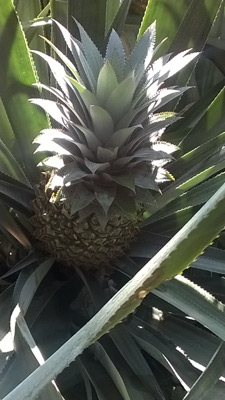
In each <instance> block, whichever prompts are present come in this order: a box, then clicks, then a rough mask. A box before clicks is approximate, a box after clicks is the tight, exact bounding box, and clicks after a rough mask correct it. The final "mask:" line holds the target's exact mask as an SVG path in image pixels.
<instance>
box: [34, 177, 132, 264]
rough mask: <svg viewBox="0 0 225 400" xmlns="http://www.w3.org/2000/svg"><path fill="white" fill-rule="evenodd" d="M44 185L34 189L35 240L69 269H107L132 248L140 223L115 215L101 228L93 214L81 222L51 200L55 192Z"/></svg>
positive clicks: (41, 184)
mask: <svg viewBox="0 0 225 400" xmlns="http://www.w3.org/2000/svg"><path fill="white" fill-rule="evenodd" d="M45 183H46V181H45V179H42V180H41V182H40V183H39V184H38V185H36V187H35V192H36V198H35V199H34V200H33V202H32V207H33V210H34V215H33V216H32V217H31V223H32V225H33V227H34V232H33V237H34V238H35V239H36V240H37V241H38V242H39V247H40V249H41V250H42V251H44V252H46V253H48V254H51V255H53V256H54V257H55V258H56V259H58V260H59V261H61V262H62V263H64V264H65V265H66V266H72V265H73V266H75V267H76V266H78V267H83V268H85V269H90V268H99V267H101V266H107V265H108V264H109V262H110V260H112V259H115V258H116V257H118V256H120V255H122V254H123V253H124V251H125V250H126V249H127V248H128V247H129V243H130V242H131V241H132V240H133V239H134V236H135V234H136V233H137V232H138V227H137V221H133V220H128V219H126V218H125V217H123V216H121V215H114V216H112V217H111V218H109V220H108V222H107V224H106V226H105V227H102V226H100V224H99V222H98V220H97V218H96V217H95V215H93V214H92V215H90V216H89V217H88V218H86V219H84V220H82V221H81V220H80V218H79V216H78V214H77V213H75V214H74V215H72V216H71V215H70V214H69V212H68V211H67V210H66V208H65V205H64V204H61V203H59V202H56V203H51V202H50V201H49V199H50V197H51V195H52V192H51V191H50V189H47V190H46V187H47V185H45Z"/></svg>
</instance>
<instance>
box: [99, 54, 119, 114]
mask: <svg viewBox="0 0 225 400" xmlns="http://www.w3.org/2000/svg"><path fill="white" fill-rule="evenodd" d="M117 86H118V81H117V77H116V74H115V71H114V69H113V68H112V66H111V64H110V62H109V61H108V60H106V62H105V64H104V65H103V67H102V69H101V70H100V72H99V76H98V81H97V92H96V97H97V99H98V100H99V104H100V105H101V106H104V105H105V103H106V102H107V100H108V98H109V96H110V94H111V93H112V91H113V90H114V89H115V88H116V87H117Z"/></svg>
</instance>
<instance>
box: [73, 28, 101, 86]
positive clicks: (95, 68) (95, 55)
mask: <svg viewBox="0 0 225 400" xmlns="http://www.w3.org/2000/svg"><path fill="white" fill-rule="evenodd" d="M76 24H77V26H78V29H79V32H80V38H81V43H82V44H83V49H84V54H85V57H86V60H87V62H88V65H89V66H90V68H91V70H92V73H93V74H94V77H95V79H96V80H97V79H98V75H99V71H100V70H101V68H102V67H103V63H104V60H103V58H102V56H101V54H100V52H99V50H98V49H97V47H96V46H95V44H94V43H93V42H92V40H91V39H90V37H89V36H88V34H87V33H86V31H85V30H84V28H83V27H82V25H81V24H79V22H78V21H76Z"/></svg>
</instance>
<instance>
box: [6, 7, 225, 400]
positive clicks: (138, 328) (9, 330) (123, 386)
mask: <svg viewBox="0 0 225 400" xmlns="http://www.w3.org/2000/svg"><path fill="white" fill-rule="evenodd" d="M25 3H26V4H25ZM144 3H145V2H140V3H139V2H132V4H131V1H126V0H124V1H119V0H118V1H115V0H112V1H110V0H108V1H106V0H98V1H97V0H91V1H89V0H83V1H82V5H81V2H80V1H78V0H74V1H72V0H71V1H70V0H66V1H54V0H51V1H50V2H48V1H47V0H46V1H44V0H42V1H35V0H33V1H32V0H29V2H27V1H26V0H17V1H16V0H15V1H14V2H13V1H11V0H7V1H6V0H0V10H1V13H0V37H1V41H0V48H1V55H2V62H1V64H0V65H1V66H0V69H1V74H0V98H1V100H0V151H1V156H0V199H1V202H0V210H1V220H0V224H1V247H0V251H1V264H0V271H1V275H2V278H1V282H0V283H1V287H0V290H1V296H0V315H1V320H0V349H1V352H0V393H1V397H3V398H5V399H6V400H8V399H10V398H17V399H19V397H18V396H17V395H15V394H12V395H11V396H12V397H10V394H9V393H10V392H11V391H12V390H13V389H14V388H15V387H17V385H18V384H19V383H20V382H22V381H24V379H25V378H26V377H27V376H28V375H29V374H31V372H32V371H34V370H35V369H36V368H37V367H38V366H39V365H41V364H42V363H43V360H44V359H46V358H48V357H49V356H51V355H52V354H54V352H55V351H56V350H57V349H58V348H59V347H60V346H61V345H62V344H63V343H65V342H66V341H67V340H68V339H69V338H71V337H72V336H73V335H74V334H75V333H76V332H78V331H79V329H80V328H81V327H82V326H84V325H85V323H86V322H87V321H89V320H90V318H91V317H93V315H95V314H96V312H97V311H98V310H99V309H101V307H102V306H103V305H104V304H105V303H106V302H107V301H108V300H109V299H110V298H111V297H112V296H113V295H114V294H115V293H117V292H118V290H119V289H120V288H122V287H123V285H124V284H125V283H126V282H128V281H129V280H130V278H132V277H133V276H135V274H136V273H137V272H138V271H139V270H140V269H141V268H142V267H143V266H144V265H145V264H146V263H147V262H148V260H149V259H152V257H153V256H154V255H155V254H158V252H159V251H160V249H162V248H163V246H164V245H165V244H166V243H167V242H168V241H169V239H170V238H171V237H172V236H173V235H174V234H175V233H176V232H179V230H180V229H181V228H182V227H183V226H184V225H185V224H186V223H187V222H188V221H189V220H190V219H191V217H192V216H194V215H196V212H197V211H198V210H199V209H200V208H201V207H202V205H204V204H205V203H206V202H207V201H208V200H209V199H210V198H211V196H213V195H214V193H215V192H216V191H217V190H218V189H219V188H220V187H221V185H222V184H223V183H224V174H225V153H224V143H225V133H224V124H225V118H224V102H225V99H224V63H223V60H224V54H225V53H224V52H225V48H224V40H225V37H224V24H223V22H224V2H223V1H221V0H201V1H198V2H196V1H195V0H188V1H185V0H182V1H181V0H180V1H179V5H178V2H177V1H172V0H170V2H164V1H162V0H151V1H149V2H148V5H147V9H146V12H145V15H144V18H143V14H144V7H145V4H144ZM130 6H131V8H130ZM140 6H141V7H140ZM14 7H15V8H14ZM71 15H73V16H75V17H76V18H77V19H78V20H79V21H80V22H81V23H82V25H83V26H84V27H85V28H86V29H87V31H88V33H89V34H90V35H91V37H92V38H93V40H94V41H95V43H96V44H97V45H98V46H99V48H100V49H103V48H104V45H105V42H106V39H107V35H108V33H109V32H110V29H111V27H112V26H113V27H114V28H115V29H116V30H117V31H118V32H119V33H120V34H121V36H122V38H123V41H124V43H126V46H127V50H128V51H129V49H130V48H132V46H133V44H134V42H135V38H136V35H137V34H138V37H141V35H142V34H143V32H144V31H145V29H146V28H147V27H148V26H149V24H150V23H151V22H152V21H153V20H155V19H156V20H157V42H158V43H159V42H160V41H161V40H162V39H163V38H164V37H167V38H168V39H167V40H166V41H165V42H164V45H163V48H162V49H160V51H162V52H163V53H164V52H170V51H175V52H178V51H180V50H183V49H185V48H187V47H193V49H194V50H197V51H201V55H200V56H199V59H198V62H197V63H195V64H194V63H193V64H192V65H191V66H190V67H188V68H186V69H185V71H184V72H182V73H180V74H179V75H178V76H176V77H175V78H173V81H172V80H171V84H174V85H176V84H179V85H184V84H188V85H190V86H192V89H191V90H189V91H188V92H187V94H185V95H183V96H182V98H181V99H179V102H176V103H171V104H170V106H169V107H167V109H169V110H172V109H173V110H175V111H176V112H178V113H180V116H182V117H183V118H182V119H180V120H179V121H178V122H177V123H175V124H173V125H172V127H170V128H169V129H168V130H167V131H166V133H165V140H167V141H170V142H172V143H174V144H176V145H178V146H179V150H178V151H177V152H176V154H175V160H174V161H173V162H172V163H171V164H170V165H169V166H168V169H169V171H170V172H171V173H172V175H173V176H174V178H175V180H174V181H172V182H171V183H165V184H163V185H162V187H161V190H162V193H161V194H158V195H156V196H155V197H154V199H153V202H152V205H151V206H150V207H149V210H148V215H146V219H145V221H144V223H142V226H141V227H140V234H139V236H138V237H137V240H136V241H135V242H134V243H133V244H132V245H131V248H130V251H129V252H128V253H127V254H126V255H124V257H122V258H120V259H118V260H115V261H114V262H113V263H112V265H111V268H110V271H109V272H108V274H107V275H104V276H100V274H99V275H98V276H94V274H92V273H84V272H82V271H79V270H77V269H74V270H65V268H63V267H62V266H61V265H60V264H59V263H58V264H57V263H55V262H54V260H53V259H51V258H46V257H45V256H44V255H43V254H41V252H40V251H38V250H37V249H35V248H34V247H33V243H32V240H31V239H30V238H31V235H30V231H31V229H32V228H31V226H30V224H29V216H30V214H31V206H30V201H31V199H32V198H33V189H32V185H33V183H34V182H36V181H37V179H38V169H37V167H36V164H37V162H38V161H39V160H38V157H37V155H36V154H33V152H34V150H35V145H34V144H32V141H33V139H34V138H35V136H36V135H37V134H38V132H39V131H40V130H41V129H43V128H45V127H47V126H48V125H49V120H48V117H47V116H46V115H44V114H43V113H41V112H40V111H39V109H38V108H36V107H34V106H33V105H31V104H30V103H29V101H28V99H29V98H31V97H37V96H39V95H40V96H43V94H42V93H38V91H37V89H35V88H34V86H32V84H33V83H35V82H37V80H38V79H40V81H41V82H43V83H46V84H48V83H49V80H52V79H53V78H52V77H51V76H50V73H49V71H48V69H47V67H46V64H44V62H43V61H42V60H41V59H40V58H37V57H36V56H35V55H32V54H30V52H29V48H30V49H35V50H39V51H44V52H49V51H50V50H49V48H46V46H45V43H44V41H43V40H42V39H41V38H40V36H39V35H40V34H41V35H44V36H47V37H48V38H49V39H51V40H52V41H53V42H54V43H55V44H56V45H57V46H58V47H59V48H62V50H65V49H64V46H63V44H62V41H61V37H60V36H58V34H57V32H56V31H55V30H54V29H53V28H52V23H51V18H54V19H56V20H58V21H60V22H61V23H62V24H63V25H65V26H67V27H68V28H69V29H71V30H72V31H73V32H74V35H75V36H76V35H77V32H76V31H74V24H73V21H72V19H71V17H70V16H71ZM125 22H126V23H125ZM124 23H125V25H124ZM140 26H141V27H140ZM162 111H163V110H162ZM15 193H16V195H15ZM18 194H19V195H18ZM203 219H204V218H203ZM220 224H221V225H222V226H220V225H219V222H218V226H217V223H216V222H215V225H214V228H215V231H216V230H217V232H219V230H221V229H222V227H223V225H224V222H223V221H222V219H221V218H220ZM209 228H210V226H209V225H207V229H208V231H207V233H208V234H209V237H208V242H209V241H212V240H213V239H214V237H215V235H216V234H215V233H214V234H211V233H210V229H209ZM201 229H202V231H201V230H200V231H197V232H198V235H197V238H196V241H197V242H198V245H199V248H200V249H203V248H204V247H205V243H203V238H202V237H203V236H204V235H203V232H204V231H203V228H201ZM210 234H211V236H210ZM223 235H224V234H223V233H222V234H221V236H220V237H219V238H218V239H217V240H216V241H215V242H214V245H213V247H208V249H207V250H206V251H205V253H204V254H203V255H201V256H200V257H199V258H198V259H197V260H196V261H194V258H195V257H196V256H197V254H194V253H193V254H191V258H192V260H191V261H194V262H193V264H192V265H191V268H189V269H188V270H186V271H185V272H184V274H183V276H177V277H175V278H174V279H172V280H169V281H166V282H164V283H162V284H161V285H160V286H159V287H157V288H154V290H152V292H151V293H150V294H149V295H148V296H147V297H145V299H144V300H143V302H142V304H141V306H140V307H139V308H138V309H137V311H136V312H135V313H134V314H132V315H131V316H130V317H128V318H127V319H125V321H124V322H123V323H122V324H119V325H117V326H116V327H115V328H114V329H113V330H111V331H110V332H109V334H107V335H104V336H103V337H102V338H101V339H100V340H98V341H96V342H95V343H93V344H92V345H91V346H90V347H89V349H88V350H86V351H85V352H84V353H83V354H82V355H80V356H79V357H78V358H76V361H75V362H73V363H72V364H70V367H69V368H66V369H64V370H63V367H62V368H61V371H60V372H61V373H60V374H58V373H57V374H56V373H55V375H54V378H55V379H56V383H57V387H58V388H59V390H60V392H59V391H58V389H56V386H55V384H53V383H51V379H50V378H49V381H48V385H47V386H46V387H45V388H44V389H43V390H42V391H41V392H40V393H39V394H38V399H42V398H43V399H45V400H46V399H48V400H51V399H62V398H65V399H66V400H67V399H68V400H69V399H74V398H79V399H88V400H89V399H100V400H104V399H110V400H111V399H112V400H113V399H116V400H117V399H125V400H128V399H131V400H133V399H135V400H136V399H137V400H139V399H140V400H145V399H148V400H149V399H189V400H190V399H192V400H194V399H199V398H201V399H212V398H213V397H215V398H216V399H218V400H220V399H221V400H222V399H223V398H224V379H225V377H224V376H223V374H224V354H225V353H224V344H223V341H224V333H223V332H224V305H223V302H224V264H225V263H224V260H225V254H224V250H223V249H225V242H224V236H223ZM210 238H211V239H210ZM190 243H192V242H191V241H190ZM189 252H190V250H189ZM199 252H201V250H199V251H198V254H199ZM185 254H188V251H187V250H186V253H184V254H183V256H185ZM177 257H178V258H177V259H175V260H176V261H177V260H179V257H180V258H181V257H182V256H181V253H179V254H178V256H177ZM186 266H188V265H186ZM134 282H135V280H134ZM18 305H19V307H20V309H21V313H20V314H19V318H18V314H17V312H18V307H17V306H18ZM136 305H137V304H136ZM136 305H135V306H136ZM118 321H119V319H118ZM118 321H117V322H118ZM66 363H67V364H68V362H66ZM53 371H54V370H53ZM56 375H57V376H56ZM24 385H26V381H24ZM21 393H23V392H21ZM13 396H14V397H13ZM21 396H22V397H21V399H22V398H25V397H23V395H22V394H21ZM62 396H63V397H62ZM74 396H76V397H74ZM29 398H31V397H29Z"/></svg>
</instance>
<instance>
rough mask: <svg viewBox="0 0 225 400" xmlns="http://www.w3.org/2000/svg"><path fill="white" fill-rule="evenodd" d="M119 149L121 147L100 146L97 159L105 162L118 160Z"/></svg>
mask: <svg viewBox="0 0 225 400" xmlns="http://www.w3.org/2000/svg"><path fill="white" fill-rule="evenodd" d="M118 150H119V147H115V148H114V149H113V150H109V149H105V148H103V147H98V150H97V159H98V160H99V161H100V162H103V163H108V162H110V161H113V160H116V159H117V156H118Z"/></svg>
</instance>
